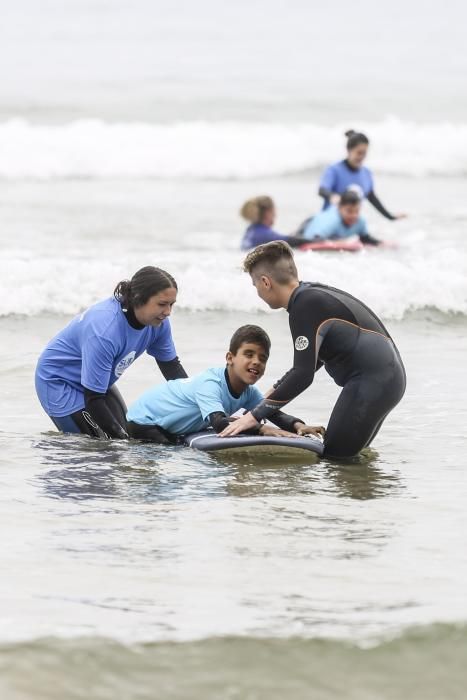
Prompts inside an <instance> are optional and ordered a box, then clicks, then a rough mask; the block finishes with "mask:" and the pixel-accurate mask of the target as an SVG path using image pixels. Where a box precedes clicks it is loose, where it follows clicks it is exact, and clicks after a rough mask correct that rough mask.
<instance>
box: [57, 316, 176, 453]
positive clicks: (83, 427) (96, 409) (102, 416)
mask: <svg viewBox="0 0 467 700" xmlns="http://www.w3.org/2000/svg"><path fill="white" fill-rule="evenodd" d="M123 313H124V314H125V317H126V320H127V321H128V323H129V324H130V326H131V327H132V328H135V329H136V330H142V329H143V328H144V326H143V325H142V324H141V323H139V321H138V320H137V318H136V316H135V314H134V311H133V310H132V309H123ZM156 361H157V364H158V366H159V369H160V370H161V372H162V374H163V376H164V378H165V379H166V380H169V379H183V378H185V377H187V376H188V375H187V373H186V372H185V370H184V369H183V367H182V365H181V363H180V360H179V359H178V357H175V358H174V359H173V360H170V361H168V362H161V361H159V360H156ZM84 401H85V407H84V408H83V409H82V410H80V411H76V412H75V413H72V414H71V415H70V416H65V417H63V418H54V417H51V418H52V420H53V422H54V423H55V425H56V426H57V428H58V429H59V430H61V431H63V432H67V433H84V434H85V435H92V436H93V437H100V438H117V439H125V438H128V437H129V434H128V426H127V422H126V413H127V407H126V405H125V401H124V400H123V397H122V395H121V393H120V392H119V390H118V389H117V387H116V386H115V385H112V386H111V387H109V389H108V390H107V391H106V393H105V394H99V393H97V392H95V391H91V390H90V389H86V387H84Z"/></svg>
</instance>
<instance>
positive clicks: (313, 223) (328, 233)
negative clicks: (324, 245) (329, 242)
mask: <svg viewBox="0 0 467 700" xmlns="http://www.w3.org/2000/svg"><path fill="white" fill-rule="evenodd" d="M349 236H363V237H364V238H365V237H368V229H367V225H366V221H365V219H364V218H363V216H360V217H359V218H358V220H357V221H356V223H355V224H353V225H352V226H346V225H345V224H344V222H343V220H342V217H341V215H340V213H339V209H338V207H335V206H331V207H328V209H326V210H325V211H320V212H319V214H316V216H314V217H313V218H312V219H311V220H310V221H309V222H308V224H307V225H306V227H305V231H304V232H303V237H304V238H305V239H306V240H308V241H310V240H313V238H323V239H329V238H330V239H341V238H349Z"/></svg>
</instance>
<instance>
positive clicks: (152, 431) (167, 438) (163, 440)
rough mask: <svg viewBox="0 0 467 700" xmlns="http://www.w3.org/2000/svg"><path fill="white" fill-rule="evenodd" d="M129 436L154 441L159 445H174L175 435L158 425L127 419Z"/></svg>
mask: <svg viewBox="0 0 467 700" xmlns="http://www.w3.org/2000/svg"><path fill="white" fill-rule="evenodd" d="M127 426H128V432H129V433H130V437H132V438H133V439H134V440H143V441H144V442H156V443H158V444H159V445H174V444H176V441H177V437H176V436H175V435H171V434H170V433H168V432H167V431H166V430H164V429H163V428H161V427H160V426H159V425H142V424H141V423H134V422H133V421H129V423H128V424H127Z"/></svg>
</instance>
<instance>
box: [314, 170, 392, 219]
mask: <svg viewBox="0 0 467 700" xmlns="http://www.w3.org/2000/svg"><path fill="white" fill-rule="evenodd" d="M349 187H354V188H355V189H357V188H358V189H359V190H360V194H361V196H362V197H364V198H366V199H368V201H369V202H370V204H372V205H373V206H374V207H375V209H376V210H377V211H379V213H380V214H382V215H383V216H385V217H386V219H390V220H391V221H392V220H394V219H395V218H396V217H395V216H393V214H390V213H389V212H388V210H387V209H386V208H385V207H384V206H383V205H382V203H381V202H380V200H379V199H378V197H377V196H376V195H375V192H374V183H373V174H372V172H371V170H369V169H368V168H367V167H365V166H364V165H362V166H361V167H360V168H353V167H352V166H351V165H350V163H349V162H348V161H347V160H340V161H339V162H338V163H334V164H333V165H330V166H329V167H328V168H326V170H325V171H324V173H323V174H322V176H321V180H320V183H319V191H318V194H319V195H320V196H321V197H323V199H324V203H323V209H327V208H328V207H329V206H330V201H329V200H330V197H331V195H332V194H343V193H344V192H345V190H347V189H348V188H349Z"/></svg>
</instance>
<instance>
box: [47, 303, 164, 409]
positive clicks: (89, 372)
mask: <svg viewBox="0 0 467 700" xmlns="http://www.w3.org/2000/svg"><path fill="white" fill-rule="evenodd" d="M144 351H146V352H147V353H148V354H149V355H152V356H153V357H154V358H155V359H156V360H157V361H160V362H168V361H171V360H173V359H174V358H176V352H175V347H174V343H173V340H172V331H171V328H170V321H169V320H168V319H166V320H165V321H163V322H162V323H161V325H160V326H157V327H153V326H144V327H142V328H141V329H136V328H133V327H132V326H131V325H130V324H129V323H128V321H127V319H126V317H125V314H124V313H123V310H122V307H121V305H120V302H118V301H117V300H116V299H114V298H113V297H111V298H110V299H106V300H105V301H102V302H99V303H98V304H95V305H94V306H91V307H90V308H89V309H88V310H87V311H85V312H84V313H82V314H81V315H80V316H77V317H76V318H74V319H73V320H72V321H71V322H70V323H69V324H68V326H66V328H64V329H63V330H62V331H60V333H58V334H57V335H56V336H55V338H53V339H52V340H51V341H50V342H49V344H48V345H47V347H46V348H45V350H44V351H43V353H42V355H41V356H40V358H39V361H38V364H37V368H36V391H37V395H38V397H39V401H40V402H41V404H42V407H43V408H44V410H45V412H46V413H47V414H48V415H49V416H51V417H52V416H53V417H58V418H60V417H64V416H69V415H71V414H73V413H75V412H76V411H80V410H82V409H83V408H84V406H85V398H84V390H85V389H88V390H91V391H93V392H97V393H99V394H105V393H106V392H107V391H108V390H109V388H110V387H111V386H112V385H113V384H114V383H115V382H116V381H117V379H119V378H120V377H121V375H122V374H123V372H124V371H125V370H126V369H127V368H128V367H129V366H130V365H131V364H132V362H133V361H134V360H135V359H136V358H137V357H139V356H140V355H141V354H142V353H143V352H144Z"/></svg>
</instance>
